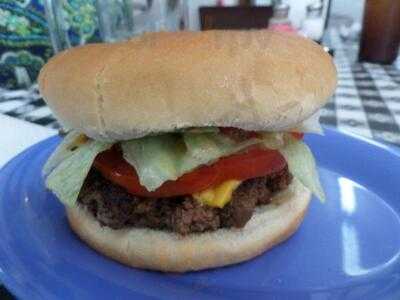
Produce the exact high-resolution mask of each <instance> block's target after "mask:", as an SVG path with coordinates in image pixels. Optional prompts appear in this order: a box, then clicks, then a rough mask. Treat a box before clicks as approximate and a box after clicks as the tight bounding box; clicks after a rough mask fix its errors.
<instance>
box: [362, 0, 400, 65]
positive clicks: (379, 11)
mask: <svg viewBox="0 0 400 300" xmlns="http://www.w3.org/2000/svg"><path fill="white" fill-rule="evenodd" d="M399 44H400V0H366V1H365V9H364V21H363V30H362V34H361V40H360V52H359V54H358V59H359V60H360V61H368V62H374V63H381V64H391V63H392V62H393V61H394V60H395V59H396V57H397V54H398V51H399Z"/></svg>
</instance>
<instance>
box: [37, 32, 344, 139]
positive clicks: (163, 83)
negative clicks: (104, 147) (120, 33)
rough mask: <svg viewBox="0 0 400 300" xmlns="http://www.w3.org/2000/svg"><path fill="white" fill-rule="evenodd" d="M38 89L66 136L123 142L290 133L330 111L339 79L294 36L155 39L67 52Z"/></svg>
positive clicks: (313, 47) (315, 49) (313, 48)
mask: <svg viewBox="0 0 400 300" xmlns="http://www.w3.org/2000/svg"><path fill="white" fill-rule="evenodd" d="M39 86H40V91H41V93H42V95H43V97H44V99H45V101H46V102H47V104H48V105H49V106H50V108H51V109H52V110H53V112H54V113H55V115H56V116H57V117H58V119H59V120H60V121H61V123H62V125H64V126H65V127H67V128H74V129H77V130H78V131H81V132H83V133H85V134H86V135H87V136H89V137H91V138H94V139H98V140H128V139H132V138H138V137H141V136H144V135H147V134H149V133H155V132H167V131H173V130H176V129H179V128H185V127H204V126H221V127H237V128H242V129H245V130H257V131H261V130H263V131H282V130H286V129H289V128H291V127H293V126H294V125H296V124H298V123H299V122H301V121H303V120H304V119H306V118H308V117H309V116H311V115H312V114H314V113H315V111H316V110H318V109H319V108H320V107H321V106H323V105H324V104H325V103H326V102H327V101H328V99H329V97H330V96H331V95H332V93H333V91H334V88H335V86H336V69H335V67H334V65H333V62H332V59H331V57H330V56H329V55H328V54H327V53H326V52H324V51H323V49H322V48H321V47H320V46H319V45H318V44H316V43H314V42H312V41H311V40H308V39H306V38H303V37H300V36H298V35H294V34H287V33H278V32H272V31H268V30H258V31H204V32H179V33H167V32H161V33H148V34H145V35H143V36H140V37H137V38H134V39H132V40H129V41H126V42H121V43H115V44H89V45H86V46H83V47H77V48H73V49H69V50H66V51H64V52H62V53H60V54H58V55H56V56H55V57H53V58H52V59H51V60H50V61H49V62H48V63H47V64H46V65H45V66H44V67H43V69H42V70H41V72H40V75H39Z"/></svg>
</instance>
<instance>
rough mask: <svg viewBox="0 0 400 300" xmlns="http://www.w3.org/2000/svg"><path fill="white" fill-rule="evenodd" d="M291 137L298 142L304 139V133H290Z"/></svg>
mask: <svg viewBox="0 0 400 300" xmlns="http://www.w3.org/2000/svg"><path fill="white" fill-rule="evenodd" d="M291 135H292V136H293V137H294V138H295V139H298V140H301V139H302V138H303V137H304V133H302V132H292V133H291Z"/></svg>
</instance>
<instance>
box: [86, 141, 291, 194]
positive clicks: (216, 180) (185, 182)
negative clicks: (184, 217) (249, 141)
mask: <svg viewBox="0 0 400 300" xmlns="http://www.w3.org/2000/svg"><path fill="white" fill-rule="evenodd" d="M94 166H95V168H96V169H97V170H99V171H100V172H101V173H102V175H103V176H104V177H105V178H107V179H108V180H110V181H112V182H114V183H115V184H117V185H119V186H122V187H124V188H125V189H126V190H127V191H128V192H130V193H131V194H133V195H138V196H144V197H172V196H178V195H187V194H193V193H195V192H199V191H202V190H205V189H207V188H209V187H212V186H215V185H218V184H220V183H222V182H224V181H226V180H228V179H238V180H246V179H250V178H254V177H260V176H266V175H268V174H271V173H273V172H277V171H280V170H282V169H283V168H284V167H285V166H286V161H285V159H284V158H283V156H282V155H281V154H280V153H279V152H278V151H276V150H268V149H262V148H259V147H255V146H253V147H250V148H248V149H247V150H246V151H243V152H241V153H237V154H233V155H230V156H227V157H224V158H221V159H219V160H218V161H217V162H215V163H214V164H212V165H209V166H208V165H204V166H201V167H199V168H197V169H195V170H194V171H192V172H190V173H187V174H184V175H183V176H181V177H180V178H178V179H177V180H175V181H167V182H165V183H164V184H163V185H161V186H160V187H159V188H158V189H156V190H155V191H153V192H149V191H148V190H146V188H145V187H143V186H142V185H140V183H139V179H138V176H137V173H136V171H135V169H134V168H133V167H132V166H131V165H130V164H128V163H127V162H126V161H125V160H124V159H123V158H122V155H121V152H120V151H118V150H117V149H115V148H113V149H111V150H108V151H106V152H103V153H101V154H99V155H98V156H97V158H96V160H95V163H94Z"/></svg>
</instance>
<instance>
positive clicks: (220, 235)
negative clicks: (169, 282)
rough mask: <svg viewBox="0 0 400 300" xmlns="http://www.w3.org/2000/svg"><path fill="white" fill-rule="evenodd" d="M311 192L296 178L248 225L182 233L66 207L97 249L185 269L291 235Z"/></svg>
mask: <svg viewBox="0 0 400 300" xmlns="http://www.w3.org/2000/svg"><path fill="white" fill-rule="evenodd" d="M310 196H311V195H310V192H309V191H308V190H307V189H305V188H304V187H303V186H302V185H301V184H300V183H299V182H298V181H296V180H294V182H293V183H292V184H291V186H290V187H289V189H288V190H287V191H285V192H283V193H281V194H280V195H277V196H276V198H275V199H274V203H275V204H270V205H266V206H262V207H259V208H257V210H256V212H255V214H254V215H253V217H252V218H251V219H250V221H249V222H248V223H247V224H246V226H245V227H244V228H243V229H219V230H217V231H214V232H207V233H201V234H191V235H188V236H184V237H182V236H180V235H177V234H174V233H169V232H166V231H159V230H152V229H138V228H131V229H119V230H114V229H111V228H108V227H102V226H100V225H99V223H98V222H97V221H96V220H95V219H94V218H93V216H92V215H90V214H89V213H88V212H86V211H85V210H84V209H82V208H81V207H79V206H77V207H74V208H67V215H68V220H69V223H70V225H71V227H72V229H73V230H74V231H75V232H76V233H77V234H78V236H80V238H81V239H82V240H83V241H85V242H86V243H88V244H89V245H90V246H91V247H93V248H94V249H96V250H97V251H98V252H100V253H102V254H104V255H106V256H108V257H111V258H113V259H115V260H117V261H119V262H122V263H124V264H126V265H128V266H132V267H138V268H145V269H152V270H160V271H166V272H185V271H191V270H201V269H207V268H213V267H219V266H225V265H230V264H235V263H238V262H242V261H245V260H248V259H250V258H253V257H255V256H257V255H259V254H261V253H263V252H264V251H265V250H267V249H269V248H271V247H273V246H275V245H276V244H278V243H280V242H281V241H283V240H286V239H287V238H288V237H289V236H290V235H291V234H293V233H294V232H295V231H296V229H297V228H298V226H299V224H300V223H301V222H302V220H303V217H304V214H305V212H306V210H307V207H308V203H309V201H310Z"/></svg>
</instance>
